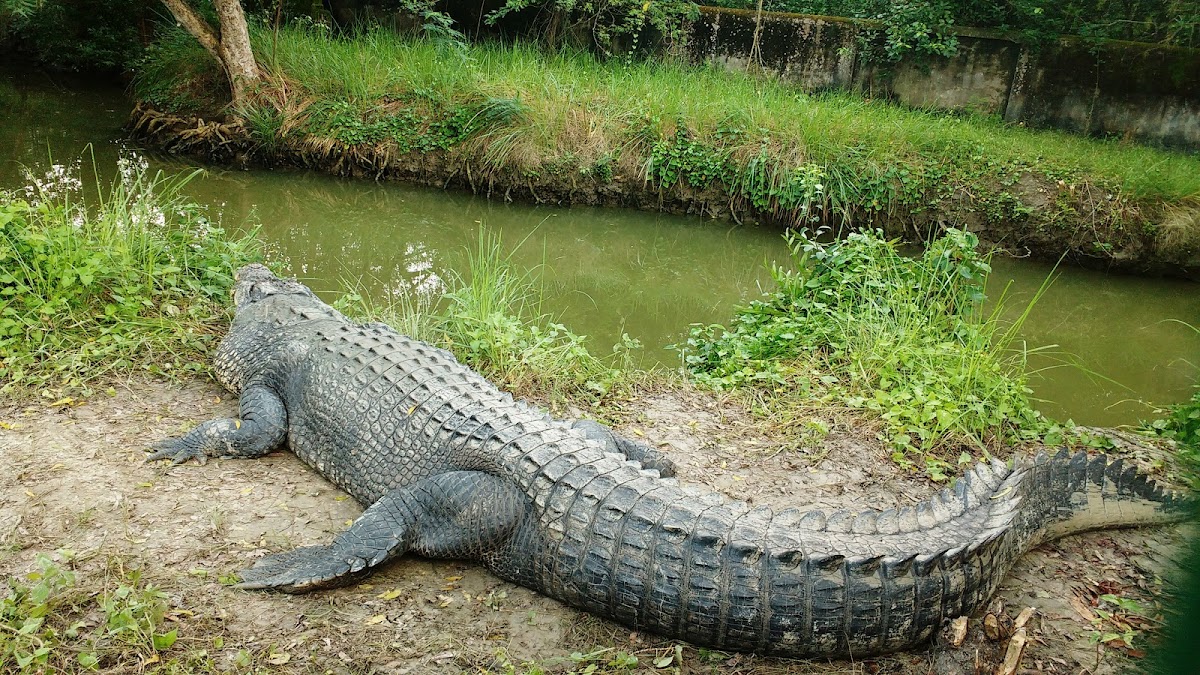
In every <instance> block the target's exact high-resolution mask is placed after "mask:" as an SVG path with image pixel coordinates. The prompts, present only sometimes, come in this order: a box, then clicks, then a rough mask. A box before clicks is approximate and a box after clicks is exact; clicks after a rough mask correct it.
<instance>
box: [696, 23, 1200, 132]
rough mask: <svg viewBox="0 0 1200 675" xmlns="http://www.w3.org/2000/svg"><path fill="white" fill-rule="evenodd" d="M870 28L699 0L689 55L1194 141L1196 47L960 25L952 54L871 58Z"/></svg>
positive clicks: (1057, 121) (1064, 125)
mask: <svg viewBox="0 0 1200 675" xmlns="http://www.w3.org/2000/svg"><path fill="white" fill-rule="evenodd" d="M879 28H880V25H879V24H877V23H875V22H871V21H860V20H852V19H844V18H838V17H825V16H808V15H801V14H779V13H772V12H764V13H763V21H762V26H761V30H760V32H759V36H758V41H757V52H758V55H757V58H756V59H755V56H754V51H755V36H754V33H755V12H753V11H748V10H729V9H719V8H713V7H704V8H702V9H701V13H700V18H699V19H698V20H697V21H696V22H695V23H694V24H693V26H692V32H691V40H690V49H691V56H692V58H693V59H694V60H696V61H701V62H708V63H713V64H719V65H721V66H723V67H725V68H728V69H731V70H740V69H744V68H746V67H747V65H749V64H750V62H751V61H752V60H757V62H758V65H759V66H760V67H761V68H762V69H763V70H765V71H767V72H770V73H774V74H777V75H779V76H781V77H783V78H784V79H787V80H789V81H793V82H795V83H797V84H798V85H800V86H801V87H803V88H805V89H808V90H821V89H847V90H852V91H859V92H863V93H865V94H868V95H870V96H874V97H885V98H891V99H895V100H897V101H899V102H900V103H903V104H906V105H911V106H914V107H921V108H940V109H947V110H959V111H972V112H979V113H983V114H991V115H1000V116H1002V117H1003V118H1004V119H1005V120H1006V121H1009V122H1013V123H1022V124H1025V125H1027V126H1032V127H1050V128H1058V129H1065V130H1068V131H1072V132H1075V133H1080V134H1086V135H1090V136H1120V137H1123V138H1128V139H1135V140H1139V141H1145V142H1151V143H1159V144H1162V145H1166V146H1169V147H1175V148H1182V149H1187V150H1200V50H1195V49H1183V48H1178V47H1164V46H1161V45H1153V44H1141V43H1132V42H1118V41H1104V42H1099V43H1097V42H1092V41H1086V40H1082V39H1077V38H1062V39H1060V40H1058V41H1057V42H1055V43H1054V44H1047V45H1037V46H1036V49H1035V48H1030V47H1028V46H1025V45H1022V44H1020V43H1018V42H1017V41H1015V40H1013V39H1010V38H1009V37H1006V36H1005V35H1004V34H1001V33H995V32H991V31H979V30H973V29H965V28H964V29H960V30H959V32H958V43H959V47H958V51H957V53H956V54H954V55H953V56H950V57H921V58H912V59H905V60H902V61H900V62H899V63H897V64H879V63H874V62H872V61H871V60H870V59H868V58H866V56H865V52H866V49H864V46H866V45H871V44H872V42H873V41H876V40H878V39H879V33H878V29H879Z"/></svg>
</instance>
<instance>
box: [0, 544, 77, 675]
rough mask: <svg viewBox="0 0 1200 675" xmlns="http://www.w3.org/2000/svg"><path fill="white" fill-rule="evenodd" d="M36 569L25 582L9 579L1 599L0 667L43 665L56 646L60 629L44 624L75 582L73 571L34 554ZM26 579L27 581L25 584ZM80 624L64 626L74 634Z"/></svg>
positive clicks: (69, 634) (22, 669)
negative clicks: (4, 595) (35, 556)
mask: <svg viewBox="0 0 1200 675" xmlns="http://www.w3.org/2000/svg"><path fill="white" fill-rule="evenodd" d="M37 565H38V569H37V571H35V572H31V573H30V574H28V575H26V577H25V582H22V581H21V580H20V579H18V578H16V577H10V578H9V579H8V586H7V588H6V589H5V590H6V591H7V595H6V597H5V598H4V599H3V600H0V670H4V671H6V672H7V670H8V668H11V667H13V666H15V667H16V670H18V671H20V672H35V671H37V670H39V669H42V668H45V667H46V666H47V665H48V664H49V663H50V660H51V657H52V656H53V652H54V650H55V649H56V648H58V647H59V645H58V642H59V630H58V628H57V627H55V626H53V625H47V621H48V620H52V619H53V618H54V616H53V613H55V612H57V611H58V608H59V606H60V605H62V604H64V602H65V601H66V599H67V598H68V597H69V595H70V591H71V589H72V588H73V587H74V585H75V574H74V572H72V571H70V570H69V569H63V568H62V567H60V566H59V565H58V564H56V563H55V562H54V561H53V560H51V559H50V558H49V557H47V556H44V555H39V556H38V557H37ZM26 582H27V583H26ZM79 628H80V626H78V625H72V626H71V627H70V628H68V629H67V631H66V633H67V637H75V636H76V635H77V634H78V631H79Z"/></svg>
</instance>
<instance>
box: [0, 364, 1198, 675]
mask: <svg viewBox="0 0 1200 675" xmlns="http://www.w3.org/2000/svg"><path fill="white" fill-rule="evenodd" d="M625 408H626V409H627V410H628V411H629V414H628V418H627V422H625V423H623V424H622V425H621V429H622V431H623V432H624V433H625V434H626V435H630V436H633V437H638V438H641V439H642V440H645V441H647V442H650V443H653V444H656V445H658V446H659V447H660V448H662V449H663V450H664V451H666V452H668V453H669V454H670V456H671V457H672V458H673V459H675V461H676V462H677V463H678V465H679V469H680V471H679V474H680V477H681V479H682V480H684V481H685V482H693V483H703V484H708V485H711V486H712V487H714V488H716V489H718V490H721V491H723V492H725V493H727V494H729V495H731V496H734V497H738V498H741V499H748V500H751V501H754V502H756V503H775V504H788V505H796V504H798V503H809V504H812V505H814V506H815V507H818V508H826V509H828V508H837V507H848V508H855V509H857V508H863V507H870V508H880V509H882V508H888V507H890V506H896V505H903V504H911V503H915V502H916V501H919V500H921V499H923V498H925V497H928V496H929V495H930V494H932V493H933V492H934V491H935V490H936V489H937V487H938V486H935V485H934V484H932V483H930V482H928V481H925V480H923V479H918V478H917V477H915V476H913V475H911V474H905V473H904V472H902V471H901V470H900V469H898V468H897V467H896V465H895V464H894V463H893V462H891V461H890V460H889V459H888V457H887V453H886V451H885V450H884V449H883V448H882V447H880V446H879V445H878V444H877V443H875V442H874V441H873V440H867V439H864V438H861V437H856V436H855V435H853V434H850V433H847V432H844V431H839V430H836V429H835V430H834V431H832V432H831V433H829V434H828V435H827V436H825V437H824V438H823V439H820V440H818V441H815V442H814V443H813V444H812V445H811V447H805V448H786V449H780V448H779V447H778V444H777V442H775V441H773V440H772V439H771V438H769V437H768V436H767V435H765V434H764V432H763V431H762V430H761V429H760V425H756V423H755V420H754V419H753V418H752V417H751V416H750V415H748V414H747V413H746V412H745V411H744V410H742V409H740V408H739V407H738V406H737V405H734V404H732V403H731V402H729V401H720V400H718V399H716V398H713V397H712V396H709V395H707V394H700V393H696V392H682V393H680V392H673V393H670V394H666V393H661V392H660V393H648V394H644V395H643V396H642V397H641V398H640V399H638V400H635V401H631V402H629V403H627V404H626V406H625ZM236 409H237V406H236V401H234V400H231V398H230V396H229V395H228V394H227V393H226V392H224V391H222V390H220V389H219V388H218V387H217V386H215V385H213V384H211V383H208V382H205V381H201V380H193V381H187V382H183V383H164V382H160V381H153V380H133V381H130V382H126V383H124V384H121V385H116V386H115V387H114V389H113V390H111V391H110V392H109V394H98V395H96V396H95V397H93V398H91V399H89V400H87V401H85V402H82V403H78V402H70V403H64V402H57V404H55V405H46V404H44V403H39V402H34V403H28V402H27V403H24V404H14V403H8V404H4V403H0V574H2V575H4V576H6V577H20V578H24V575H27V574H28V573H29V572H30V571H31V570H33V569H34V568H35V556H36V555H37V554H39V553H43V554H54V552H55V551H58V550H60V549H70V550H72V551H74V552H75V555H74V559H73V560H72V561H71V562H69V563H64V564H68V565H70V566H72V567H73V568H74V570H75V572H76V574H77V584H78V585H79V586H81V587H83V588H84V589H86V590H87V592H88V593H89V594H90V595H95V596H96V597H101V593H102V592H103V591H105V590H106V589H111V588H112V587H113V584H114V583H115V582H116V581H117V580H119V579H120V578H122V576H121V575H123V574H127V571H128V570H130V569H140V570H141V573H142V577H143V579H144V580H146V581H148V582H150V583H152V584H154V585H155V586H156V587H158V588H159V589H161V590H163V591H164V592H166V593H167V595H168V597H169V603H170V606H171V609H170V611H169V612H168V613H167V617H166V619H167V621H168V622H169V623H170V625H171V627H174V628H176V629H177V630H178V635H179V639H178V641H177V642H176V643H175V644H174V645H173V646H171V647H170V648H169V649H167V650H165V651H163V652H162V653H161V654H153V653H151V654H147V653H134V654H130V655H128V657H127V658H123V659H118V660H116V661H112V660H111V659H110V660H108V661H102V662H101V664H100V668H101V670H106V669H107V670H109V671H113V672H138V671H144V670H153V669H155V668H162V667H163V665H164V664H167V663H169V662H171V661H174V662H175V663H176V664H177V665H178V664H184V665H182V666H178V670H177V671H176V672H193V671H216V672H224V671H237V672H318V673H330V672H331V673H376V672H377V673H455V672H472V673H486V672H510V673H511V672H527V671H530V670H531V669H533V672H540V671H538V670H536V669H537V668H541V669H544V670H545V671H548V672H569V671H572V670H574V671H578V672H593V671H587V670H586V668H588V667H589V666H590V667H592V668H593V669H594V672H616V671H618V670H620V669H621V668H622V667H624V665H623V664H622V661H621V655H622V654H623V653H626V654H632V655H635V656H637V657H638V664H639V665H638V666H636V667H637V668H640V669H643V670H646V671H649V670H655V671H656V672H664V673H710V672H711V673H878V672H888V673H954V672H964V673H970V672H987V673H991V672H994V670H995V669H996V668H997V664H999V663H1000V662H1001V661H1002V659H1003V655H1004V652H1005V649H1006V647H1007V646H1008V643H1009V640H1008V638H1009V635H1010V634H1011V632H1012V631H1013V628H1014V627H1013V622H1014V620H1015V619H1016V617H1018V615H1019V614H1020V613H1021V612H1022V610H1024V609H1025V608H1027V607H1032V608H1034V609H1033V612H1032V614H1030V613H1029V612H1025V618H1026V619H1027V625H1026V631H1027V634H1028V643H1027V646H1026V648H1025V651H1024V654H1023V658H1022V660H1021V661H1020V663H1019V664H1018V667H1017V668H1016V669H1015V670H1016V672H1046V673H1085V672H1086V673H1112V672H1119V671H1122V670H1125V669H1128V668H1129V667H1130V665H1131V664H1134V663H1136V659H1137V658H1138V657H1139V655H1140V652H1141V650H1143V649H1146V648H1147V645H1148V644H1150V643H1151V640H1152V633H1153V632H1154V628H1155V627H1156V626H1157V621H1158V617H1159V616H1160V615H1161V610H1160V607H1161V604H1160V603H1162V602H1163V597H1165V595H1166V589H1167V588H1169V586H1170V584H1169V582H1168V583H1164V578H1165V577H1166V578H1169V576H1170V572H1171V570H1172V569H1173V562H1172V556H1173V555H1175V554H1176V552H1177V551H1179V550H1180V549H1181V547H1180V544H1181V541H1182V531H1181V528H1178V527H1163V528H1156V529H1146V530H1129V531H1107V532H1099V533H1094V534H1088V535H1083V536H1077V537H1072V538H1069V539H1066V540H1063V541H1059V542H1057V543H1055V544H1051V545H1047V546H1043V547H1041V548H1040V549H1038V550H1036V551H1034V552H1032V553H1030V554H1029V555H1027V556H1025V557H1024V558H1023V559H1021V560H1020V561H1019V562H1018V563H1017V565H1016V567H1015V568H1014V569H1013V570H1012V572H1011V573H1010V574H1009V575H1008V576H1007V577H1006V578H1005V580H1004V582H1003V585H1002V586H1001V588H1000V591H999V593H998V595H997V597H996V599H995V600H994V601H993V603H992V604H991V605H990V606H989V608H986V609H985V610H984V611H981V612H980V613H979V614H978V615H977V616H974V617H971V618H970V620H969V622H968V624H967V625H968V628H969V630H968V633H967V635H966V637H965V639H964V640H963V641H962V642H961V643H960V646H959V647H954V646H953V645H952V642H954V641H955V640H953V637H952V632H953V631H952V629H951V628H949V627H948V628H947V629H946V631H944V632H943V636H942V637H941V638H940V639H939V640H938V641H937V642H936V644H935V645H934V646H932V647H931V648H930V649H928V650H924V651H918V652H913V653H906V654H899V655H894V656H890V657H886V658H880V659H874V660H868V661H857V662H849V661H843V662H812V661H787V660H780V659H770V658H764V657H756V656H752V655H739V654H723V653H716V652H710V651H706V650H697V649H694V648H692V647H690V646H687V645H682V646H681V647H679V650H678V651H677V647H676V644H675V643H672V642H669V641H664V640H661V639H658V638H656V637H654V636H650V635H645V634H641V633H637V632H633V631H630V630H629V629H627V628H622V627H620V626H616V625H615V624H611V623H609V622H606V621H602V620H598V619H595V618H592V617H589V616H587V615H586V614H584V613H582V612H580V611H577V610H575V609H572V608H570V607H566V606H564V605H562V604H560V603H558V602H556V601H553V600H550V599H548V598H545V597H542V596H540V595H538V594H536V593H533V592H532V591H528V590H526V589H523V588H520V587H517V586H514V585H511V584H508V583H505V582H502V581H500V580H498V579H496V578H494V577H492V576H491V575H489V574H488V573H486V572H485V571H483V570H482V569H481V568H479V567H477V566H474V565H472V564H469V563H462V562H456V561H431V560H425V559H420V558H416V557H411V556H409V557H405V558H404V559H402V560H399V561H396V562H394V563H389V564H387V565H385V566H384V567H383V569H382V571H381V572H379V573H376V574H375V575H373V576H372V577H370V578H369V579H368V580H367V583H364V584H361V585H358V586H352V587H349V588H344V589H339V590H334V591H328V592H321V593H314V594H309V595H303V596H287V595H281V594H274V593H260V592H246V591H239V590H234V589H231V588H229V587H227V586H226V585H225V584H223V583H222V580H224V581H228V579H229V576H228V575H230V574H231V573H234V572H236V571H237V570H239V569H241V568H243V567H246V566H248V565H249V564H250V563H252V562H253V560H254V559H255V558H257V557H260V556H262V555H265V554H266V553H268V552H272V551H276V550H282V549H286V548H290V547H294V546H299V545H309V544H320V543H326V542H327V541H329V540H330V539H331V538H332V537H333V536H334V534H335V533H336V532H338V531H340V530H341V529H343V528H344V527H345V526H346V525H347V524H348V521H350V520H351V519H353V518H354V517H355V516H356V515H357V514H358V513H359V512H360V510H361V509H360V507H359V505H357V504H356V503H355V502H354V501H353V500H351V499H349V498H348V497H347V496H346V495H345V494H343V493H341V492H340V491H339V490H337V489H335V488H334V487H333V486H332V485H330V484H329V483H327V482H326V481H325V480H324V479H322V478H321V477H320V476H319V475H317V474H316V473H315V472H312V471H310V470H309V469H308V468H307V467H305V466H304V465H303V464H301V463H300V462H299V461H298V460H297V459H296V458H295V457H294V456H292V455H291V454H287V453H278V454H273V455H271V456H268V457H266V458H263V459H259V460H251V461H237V460H224V461H222V460H212V461H209V462H208V463H207V464H206V465H203V466H199V465H196V464H194V463H191V464H187V465H183V466H179V467H175V468H167V467H166V466H164V465H150V464H146V463H144V462H143V457H144V454H145V453H144V450H143V449H144V448H145V447H146V445H147V444H148V443H150V442H152V441H154V440H157V439H160V438H163V437H166V436H171V435H177V434H179V433H181V432H183V431H185V430H186V429H188V428H190V427H191V426H192V425H194V424H195V423H197V422H200V421H203V420H205V419H209V418H212V417H217V416H231V415H233V414H235V413H236ZM860 436H861V434H860ZM1105 594H1111V595H1114V596H1117V597H1120V598H1123V599H1127V600H1132V601H1134V602H1136V603H1138V604H1139V605H1140V607H1141V610H1140V612H1138V611H1128V612H1127V611H1117V612H1114V613H1113V614H1112V616H1111V617H1108V618H1106V616H1105V614H1104V613H1103V612H1104V611H1105V610H1113V609H1114V608H1113V607H1111V606H1108V605H1104V604H1102V602H1101V600H1100V596H1101V595H1105ZM989 614H990V615H991V617H992V618H990V619H989V618H988V615H989ZM98 620H100V619H97V618H96V616H95V613H94V612H93V613H92V615H90V616H87V617H85V619H84V621H85V623H86V622H93V623H94V622H96V621H98ZM960 623H961V622H960ZM985 624H987V626H986V627H985ZM1126 630H1129V631H1132V632H1130V633H1125V631H1126ZM1105 633H1108V634H1123V635H1127V636H1133V637H1132V642H1133V644H1132V645H1128V644H1126V642H1125V640H1124V639H1120V638H1118V639H1113V638H1112V637H1111V636H1110V635H1104V634H1105ZM1094 636H1100V637H1105V638H1106V639H1107V644H1105V643H1104V642H1096V641H1095V640H1093V639H1092V638H1093V637H1094ZM572 654H574V655H575V658H571V655H572ZM667 657H670V658H669V659H668V658H667ZM656 660H657V661H658V663H659V664H660V665H661V666H663V667H662V668H657V669H656V668H655V666H654V663H655V661H656ZM668 661H669V663H668ZM614 662H615V663H614ZM188 664H190V665H188ZM534 664H536V665H534ZM3 669H4V668H3V667H2V666H0V670H3Z"/></svg>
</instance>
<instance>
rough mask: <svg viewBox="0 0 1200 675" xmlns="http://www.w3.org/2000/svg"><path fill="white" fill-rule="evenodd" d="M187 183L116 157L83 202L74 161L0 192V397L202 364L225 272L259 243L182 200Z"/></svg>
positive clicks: (215, 332) (215, 326)
mask: <svg viewBox="0 0 1200 675" xmlns="http://www.w3.org/2000/svg"><path fill="white" fill-rule="evenodd" d="M195 176H196V173H191V174H185V175H178V176H167V175H165V174H163V173H161V172H157V173H150V171H149V168H148V164H147V163H146V161H145V160H144V159H140V158H137V157H125V158H123V159H121V160H120V172H119V174H118V176H117V177H116V178H115V179H114V180H113V182H112V183H111V184H110V185H107V186H105V185H101V184H100V182H99V179H97V182H96V185H95V189H94V190H91V189H89V190H86V192H87V193H88V194H86V195H85V185H84V184H83V181H82V180H81V178H80V167H79V164H78V163H77V164H75V165H74V166H70V167H68V166H64V165H61V164H55V165H53V166H51V167H50V169H49V170H48V171H46V172H45V174H44V175H43V176H38V175H35V174H34V173H33V172H32V171H30V172H28V173H27V179H28V181H29V184H28V185H27V186H26V187H25V188H24V189H23V190H18V191H14V192H0V353H4V354H5V357H4V359H3V361H0V392H3V393H6V394H7V393H15V392H23V393H34V392H40V393H41V394H42V395H44V396H50V397H55V398H57V397H60V396H62V395H64V394H65V393H67V392H73V391H82V392H84V393H86V392H87V391H88V389H89V384H90V383H91V382H94V381H95V380H96V379H97V378H98V377H100V376H101V375H103V374H105V373H107V372H110V371H114V370H122V369H142V370H146V371H149V372H153V373H161V374H169V373H174V372H181V371H196V370H201V369H203V368H205V367H206V366H205V365H204V364H205V363H206V361H207V359H206V358H205V355H206V354H207V352H208V350H209V349H211V348H212V347H213V346H214V345H215V344H216V340H217V338H218V337H219V333H220V331H221V329H222V328H223V326H224V325H225V324H226V323H227V314H226V312H227V309H226V306H227V299H228V296H229V289H230V286H231V284H232V279H233V271H234V270H235V269H237V268H238V267H239V266H241V265H243V264H245V263H248V262H251V261H254V260H258V259H259V258H260V244H259V243H258V242H257V240H256V239H255V238H254V236H253V234H247V235H232V234H230V233H227V232H226V231H225V230H224V229H222V228H221V227H219V226H218V224H217V223H214V222H212V221H210V220H209V218H208V217H207V215H206V213H205V211H204V209H203V208H201V207H200V206H198V205H196V204H194V203H192V202H189V201H188V200H186V199H185V198H183V196H182V195H181V189H182V188H183V186H184V185H185V184H186V183H187V182H188V181H189V180H191V179H192V178H194V177H195ZM88 187H90V186H88Z"/></svg>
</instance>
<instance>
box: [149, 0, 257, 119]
mask: <svg viewBox="0 0 1200 675" xmlns="http://www.w3.org/2000/svg"><path fill="white" fill-rule="evenodd" d="M162 2H163V4H164V5H166V6H167V9H168V10H170V12H171V15H172V16H174V17H175V20H176V21H178V22H179V24H180V25H181V26H183V28H184V29H185V30H186V31H187V32H189V33H191V34H192V35H193V36H194V37H195V38H196V39H197V40H199V41H200V44H201V45H203V47H204V48H205V49H206V50H208V53H209V54H212V56H213V58H214V59H216V60H217V62H218V63H220V64H221V67H222V68H224V69H225V75H226V76H227V77H228V78H229V88H230V92H231V94H232V97H233V109H234V110H235V111H236V110H237V109H238V108H239V107H240V106H241V104H242V103H244V102H245V101H246V99H247V98H248V97H249V95H250V93H251V91H252V90H253V88H254V86H255V85H257V84H258V80H259V74H258V63H257V62H256V61H255V60H254V52H253V51H251V49H250V30H249V29H248V28H247V27H246V14H245V13H244V12H243V11H242V3H241V1H240V0H212V3H213V7H214V8H216V10H217V20H218V21H219V22H220V32H218V31H216V30H213V27H212V26H210V25H209V24H208V22H207V21H205V20H204V19H203V18H201V17H200V15H199V14H197V13H196V10H194V9H193V8H192V7H191V6H190V5H189V4H188V3H187V0H162Z"/></svg>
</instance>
